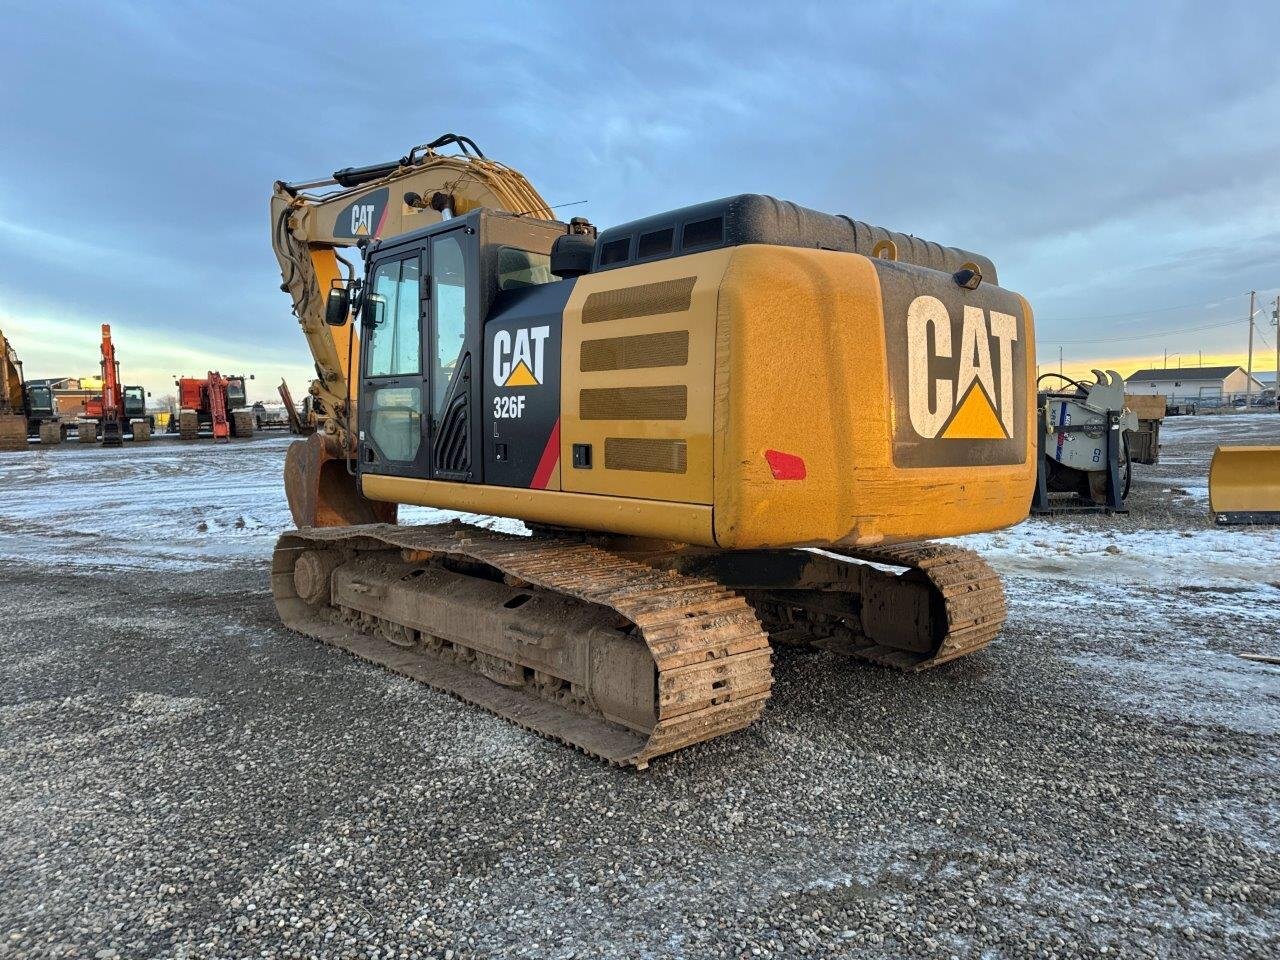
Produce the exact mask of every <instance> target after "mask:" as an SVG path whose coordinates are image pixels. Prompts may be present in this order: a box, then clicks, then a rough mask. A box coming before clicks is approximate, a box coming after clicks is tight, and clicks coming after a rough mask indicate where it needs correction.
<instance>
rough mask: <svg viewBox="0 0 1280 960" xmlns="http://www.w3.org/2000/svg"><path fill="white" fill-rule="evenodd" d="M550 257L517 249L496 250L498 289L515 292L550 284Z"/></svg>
mask: <svg viewBox="0 0 1280 960" xmlns="http://www.w3.org/2000/svg"><path fill="white" fill-rule="evenodd" d="M554 279H555V277H554V276H552V274H551V257H550V256H549V255H548V254H545V253H534V252H533V251H531V250H521V249H520V248H519V247H499V248H498V289H499V290H517V289H519V288H520V287H536V286H538V285H539V284H543V283H550V282H551V281H552V280H554Z"/></svg>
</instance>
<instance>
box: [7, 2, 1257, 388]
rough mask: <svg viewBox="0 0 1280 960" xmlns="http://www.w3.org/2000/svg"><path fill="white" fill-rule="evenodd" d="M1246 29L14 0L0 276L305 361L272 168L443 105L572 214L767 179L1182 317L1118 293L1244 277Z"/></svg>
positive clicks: (619, 216)
mask: <svg viewBox="0 0 1280 960" xmlns="http://www.w3.org/2000/svg"><path fill="white" fill-rule="evenodd" d="M69 20H71V21H74V23H75V26H76V29H74V30H68V29H66V24H67V22H68V21H69ZM1277 27H1280V8H1278V7H1276V6H1275V5H1266V4H1256V3H1238V4H1237V3H1217V4H1215V5H1214V6H1213V8H1212V11H1211V12H1206V9H1205V8H1204V7H1203V5H1201V4H1195V3H1154V2H1147V3H1137V4H1124V5H1115V4H1101V3H1084V4H1073V5H1070V6H1029V5H1025V4H1016V3H1012V2H1007V3H1002V2H985V3H976V4H968V5H965V6H964V7H963V8H948V7H938V6H935V5H928V4H921V5H911V4H883V5H869V4H857V5H838V4H830V5H828V4H811V3H802V2H794V3H788V4H786V5H771V4H750V3H748V4H738V3H735V4H727V3H726V4H720V3H708V4H697V5H689V4H685V3H674V2H657V3H651V4H645V5H644V6H643V7H626V6H620V5H612V4H593V3H585V2H578V3H564V4H555V5H539V6H537V7H529V6H526V5H520V4H507V3H491V4H488V5H485V6H484V7H483V9H482V10H481V9H479V8H477V11H475V12H473V13H469V14H467V15H463V16H444V15H443V14H442V13H441V11H440V10H439V9H437V8H433V7H428V6H421V5H418V6H415V5H394V6H390V5H387V6H383V5H378V4H370V5H364V6H361V7H358V8H354V7H351V6H350V5H349V4H337V3H329V2H323V0H322V2H313V3H308V4H301V3H283V4H273V5H271V6H270V7H269V8H266V7H263V6H262V5H261V4H253V3H247V2H226V3H219V4H210V5H188V4H164V3H137V2H135V3H123V4H109V5H103V4H93V3H88V2H84V3H81V4H72V5H70V6H68V5H50V4H43V3H32V2H26V3H19V4H18V9H17V11H16V12H15V13H11V14H10V16H9V17H8V18H7V19H6V32H5V35H4V37H3V38H0V52H3V54H4V59H5V63H6V66H7V68H8V70H9V74H10V75H11V76H13V77H20V78H21V79H22V82H21V83H13V84H10V85H9V86H8V93H7V95H6V97H5V98H4V100H3V101H2V102H0V122H2V123H3V124H4V129H5V130H6V133H7V138H6V150H5V151H4V152H3V153H2V154H0V257H3V258H4V260H5V263H6V266H7V269H6V271H5V274H4V280H3V281H2V282H0V296H3V297H4V298H5V299H4V301H3V306H4V308H5V309H6V310H7V311H8V312H9V314H10V316H13V317H22V318H26V320H27V322H28V323H34V322H35V321H36V320H37V319H38V318H41V317H58V318H63V320H64V321H65V322H67V323H71V322H79V321H73V320H72V319H70V318H83V320H84V322H87V323H89V325H90V327H91V328H94V324H95V323H96V322H97V320H98V319H99V318H100V317H101V318H107V319H109V320H110V321H111V322H113V323H118V324H121V325H124V326H128V327H129V328H130V329H135V330H137V331H138V335H137V337H136V339H140V340H141V339H145V340H146V341H147V342H148V343H156V344H171V345H173V349H174V350H176V351H182V350H194V351H197V352H198V353H200V355H201V356H208V357H210V358H212V357H238V356H243V357H249V358H252V357H255V356H271V357H280V358H282V360H283V359H284V358H290V360H291V362H292V364H293V365H294V366H295V367H297V368H306V367H308V366H309V357H308V355H307V353H306V349H305V344H304V342H303V340H302V338H301V336H300V335H299V334H298V333H297V326H296V322H295V321H294V320H293V318H292V317H291V316H290V313H289V304H288V301H287V298H285V297H284V295H283V294H280V293H279V291H278V290H277V286H278V282H279V281H278V276H277V270H276V264H275V261H274V259H273V257H272V255H271V251H270V244H269V240H268V223H267V219H268V218H267V200H268V195H269V192H270V186H271V182H272V181H273V180H275V179H281V178H283V179H294V180H297V179H302V178H305V177H311V176H316V175H324V174H326V173H327V172H329V171H332V170H334V169H336V168H338V167H341V166H346V165H349V164H350V165H358V164H364V163H371V162H377V161H380V160H386V159H391V158H395V157H399V156H400V155H402V154H403V153H404V152H405V151H406V150H407V149H408V148H409V147H410V146H412V145H413V144H415V143H419V142H422V141H424V140H427V139H430V138H432V137H434V136H436V135H438V134H439V133H442V132H445V131H453V132H458V133H464V134H467V135H469V136H471V137H473V138H474V139H475V140H476V141H477V142H479V143H480V145H481V146H482V147H483V148H484V149H485V150H486V152H487V153H489V155H491V156H493V157H496V158H498V159H501V160H503V161H505V162H508V163H511V164H512V165H514V166H516V167H517V168H519V169H521V170H523V171H524V172H525V173H526V174H527V175H528V176H529V177H530V179H531V180H532V182H533V183H534V184H535V185H536V186H537V187H538V188H539V190H540V191H541V192H542V193H543V195H544V196H545V197H546V198H547V199H548V200H549V201H551V202H553V203H559V202H567V201H575V200H580V199H588V200H589V201H590V202H589V203H588V204H586V205H585V206H582V207H577V208H574V210H573V213H575V214H585V215H587V216H589V217H591V218H592V219H593V220H594V221H596V222H597V223H599V224H601V225H609V224H611V223H616V222H619V221H622V220H626V219H631V218H633V217H638V216H643V215H646V214H650V213H654V212H657V211H660V210H663V209H670V208H673V207H677V206H681V205H683V204H687V203H694V202H698V201H701V200H706V199H710V198H712V197H716V196H723V195H728V194H732V193H736V192H740V191H760V192H766V193H772V194H775V195H779V196H783V197H787V198H788V199H794V200H796V201H798V202H801V203H805V204H807V205H809V206H813V207H816V208H819V209H824V210H829V211H831V212H837V213H846V214H849V215H851V216H854V217H857V218H859V219H865V220H869V221H871V222H874V223H881V224H883V225H885V226H889V227H892V228H894V229H900V230H905V231H908V232H913V233H916V234H918V235H922V236H926V237H929V238H930V239H936V240H939V241H941V242H944V243H952V244H957V245H961V246H965V247H967V248H970V249H975V250H979V251H982V252H983V253H985V254H987V255H990V256H991V257H992V258H993V259H994V260H995V261H996V262H997V263H998V264H999V265H1000V268H1001V271H1000V273H1001V278H1002V282H1005V283H1007V284H1009V285H1010V286H1012V287H1014V288H1015V289H1018V290H1020V291H1021V292H1023V293H1024V294H1026V295H1027V296H1028V298H1029V299H1030V300H1031V302H1032V303H1033V304H1034V305H1035V306H1036V309H1037V312H1038V314H1039V315H1041V316H1044V317H1049V318H1052V317H1055V316H1064V317H1086V318H1104V317H1107V316H1110V315H1113V314H1116V313H1122V312H1130V313H1131V314H1133V315H1132V316H1131V317H1129V318H1128V320H1129V321H1130V322H1127V323H1126V329H1128V328H1129V327H1134V328H1136V329H1138V330H1139V331H1144V330H1152V331H1154V330H1159V329H1162V328H1168V329H1173V328H1176V327H1185V326H1189V325H1191V324H1192V323H1193V322H1194V321H1195V320H1197V319H1198V318H1199V317H1202V316H1217V315H1218V314H1217V313H1215V312H1213V311H1208V312H1204V311H1201V312H1199V313H1197V312H1196V311H1195V310H1189V311H1187V312H1186V313H1185V314H1179V313H1172V314H1168V313H1152V314H1151V315H1149V316H1146V317H1143V316H1138V315H1137V312H1138V311H1140V310H1143V309H1150V308H1154V307H1159V306H1163V305H1167V304H1177V303H1200V304H1202V303H1207V302H1212V301H1222V300H1224V299H1225V298H1227V297H1229V296H1234V295H1236V294H1238V293H1239V292H1240V291H1241V290H1246V291H1247V290H1248V289H1250V288H1260V287H1262V286H1266V285H1269V284H1273V283H1274V282H1275V280H1274V278H1273V277H1272V275H1271V274H1272V272H1273V270H1274V263H1275V262H1276V255H1277V253H1280V240H1278V239H1277V236H1276V234H1275V232H1274V227H1273V225H1274V223H1275V222H1276V219H1277V216H1278V215H1280V166H1278V165H1277V164H1276V163H1275V162H1274V158H1275V157H1276V156H1277V155H1280V130H1277V129H1276V125H1275V124H1274V123H1272V122H1271V121H1272V119H1273V118H1274V117H1275V116H1277V115H1278V113H1280V111H1278V110H1277V108H1278V107H1280V77H1277V76H1276V74H1275V71H1274V70H1271V69H1269V67H1268V64H1270V63H1272V62H1273V60H1274V51H1273V49H1272V47H1273V42H1274V41H1273V38H1274V36H1275V35H1276V28H1277ZM1040 332H1041V334H1042V335H1043V336H1044V337H1045V338H1046V339H1053V338H1058V339H1062V338H1065V337H1066V336H1067V334H1068V333H1070V334H1072V335H1078V336H1083V337H1088V336H1093V337H1097V338H1099V339H1101V338H1105V337H1106V336H1107V335H1108V334H1109V333H1113V332H1114V321H1111V320H1107V319H1096V320H1095V319H1087V320H1082V321H1073V322H1072V323H1071V324H1070V326H1069V327H1067V328H1059V327H1057V326H1056V325H1055V324H1051V323H1047V324H1045V325H1044V326H1042V328H1041V331H1040ZM1228 334H1229V335H1223V336H1217V335H1215V336H1212V337H1201V338H1199V339H1200V340H1201V341H1203V342H1202V343H1201V345H1202V346H1203V347H1205V348H1207V349H1242V348H1243V340H1242V335H1241V333H1240V332H1239V331H1229V332H1228ZM1181 348H1182V346H1181V342H1179V349H1181ZM1187 348H1188V349H1189V348H1190V344H1189V343H1188V344H1187ZM36 349H39V350H45V349H53V348H52V347H46V345H43V344H42V345H40V346H38V347H37V348H36ZM158 349H159V348H158ZM166 349H167V348H166ZM1099 349H1100V351H1102V352H1105V349H1106V348H1105V346H1104V345H1103V344H1099ZM177 355H178V356H182V357H185V356H186V354H183V353H181V352H179V353H178V354H177ZM73 359H74V358H73V357H72V356H71V355H70V353H68V357H67V360H66V361H65V362H66V363H71V362H72V361H73Z"/></svg>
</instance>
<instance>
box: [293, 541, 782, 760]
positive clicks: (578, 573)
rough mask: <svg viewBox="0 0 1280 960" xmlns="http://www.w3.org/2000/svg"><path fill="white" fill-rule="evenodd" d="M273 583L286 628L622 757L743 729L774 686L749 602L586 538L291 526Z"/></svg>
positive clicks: (601, 753) (585, 747)
mask: <svg viewBox="0 0 1280 960" xmlns="http://www.w3.org/2000/svg"><path fill="white" fill-rule="evenodd" d="M271 584H272V594H273V595H274V597H275V601H276V608H277V609H278V610H279V613H280V617H281V619H282V620H283V621H284V623H285V625H286V626H288V627H289V628H291V629H293V630H296V631H298V632H299V633H303V634H306V635H308V636H311V637H314V638H316V639H318V640H321V641H323V642H325V643H328V644H331V645H333V646H336V647H340V648H341V649H344V650H347V651H349V652H350V653H353V654H355V655H356V656H358V657H361V658H363V659H365V660H369V661H371V662H373V663H376V664H380V665H381V666H384V667H386V668H388V669H390V670H393V671H395V672H397V673H400V674H403V675H404V676H407V677H411V678H412V679H415V680H419V681H421V682H423V683H426V684H428V685H430V686H432V687H435V688H436V689H439V690H443V691H445V692H447V693H451V694H453V695H454V696H457V697H459V698H461V699H463V700H466V701H468V702H469V703H472V704H475V705H476V706H479V707H481V708H483V709H485V710H488V711H490V712H492V713H495V714H497V715H498V716H501V717H504V718H506V719H508V720H510V721H512V722H513V723H516V724H519V725H520V726H522V727H524V728H526V729H528V730H533V731H536V732H537V733H540V734H542V735H543V736H546V737H549V738H551V739H554V740H559V741H561V742H563V743H566V744H569V745H570V746H573V747H576V748H577V749H579V750H582V751H584V752H586V753H589V754H592V755H594V756H597V757H600V758H602V759H604V760H607V761H609V762H612V763H616V764H625V765H631V766H635V767H645V766H647V765H648V763H649V761H650V760H652V759H653V758H654V757H657V756H660V755H662V754H665V753H670V752H672V751H674V750H679V749H681V748H683V747H687V746H690V745H692V744H695V743H700V742H702V741H704V740H710V739H712V738H714V737H718V736H721V735H723V734H726V733H730V732H733V731H735V730H741V729H742V728H743V727H746V726H747V725H748V724H750V723H751V722H752V721H753V720H755V719H756V717H758V716H759V715H760V712H761V710H762V709H763V707H764V702H765V700H766V699H768V696H769V690H770V687H771V685H772V682H773V676H772V667H771V663H772V660H771V652H770V648H769V641H768V638H767V637H766V636H765V634H764V631H763V630H762V629H761V626H760V621H759V620H758V619H757V618H756V616H755V614H754V613H753V612H752V610H751V607H750V606H748V604H747V603H746V601H745V600H744V599H743V598H742V597H740V596H739V595H737V594H736V593H734V592H733V591H731V590H727V589H725V588H724V587H722V586H721V585H719V584H717V583H714V582H712V581H709V580H704V579H699V578H694V577H687V576H682V575H680V574H678V573H673V572H671V571H666V570H655V569H653V568H652V567H648V566H645V565H643V564H640V563H636V562H634V561H632V560H628V559H626V558H624V557H621V556H619V555H617V554H615V553H612V552H610V551H608V550H603V549H600V548H598V547H594V546H591V545H589V544H586V543H583V542H581V541H577V540H571V539H558V538H553V537H549V536H542V535H535V536H533V537H516V536H509V535H505V534H500V533H494V532H492V531H489V530H482V529H479V528H476V527H467V526H464V525H462V524H458V523H454V524H446V525H438V526H422V527H397V526H390V525H384V524H375V525H369V526H364V527H347V528H339V527H330V528H324V529H310V530H296V531H291V532H288V533H285V534H283V535H282V536H281V537H280V540H279V542H278V543H277V545H276V550H275V556H274V557H273V560H272V574H271Z"/></svg>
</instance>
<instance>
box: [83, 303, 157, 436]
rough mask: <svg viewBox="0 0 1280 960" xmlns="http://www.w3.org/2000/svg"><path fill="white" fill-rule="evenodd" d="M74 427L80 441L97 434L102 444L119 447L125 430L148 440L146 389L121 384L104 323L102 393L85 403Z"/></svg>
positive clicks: (108, 331)
mask: <svg viewBox="0 0 1280 960" xmlns="http://www.w3.org/2000/svg"><path fill="white" fill-rule="evenodd" d="M78 430H79V437H80V441H81V442H82V443H92V442H94V441H95V440H97V439H98V437H99V434H100V435H101V439H102V445H103V446H104V447H118V446H120V445H121V444H122V443H123V442H124V435H125V433H126V432H129V433H130V434H131V435H132V436H133V439H134V440H137V441H141V440H150V439H151V421H150V420H149V419H148V418H147V394H146V391H145V390H144V389H143V388H142V387H139V386H124V385H122V384H121V382H120V361H119V360H117V359H116V347H115V343H114V342H113V341H112V339H111V325H110V324H108V323H104V324H103V325H102V393H101V395H99V396H97V397H93V398H91V399H90V400H89V401H88V402H87V403H86V404H85V418H84V419H83V420H81V421H80V426H79V427H78Z"/></svg>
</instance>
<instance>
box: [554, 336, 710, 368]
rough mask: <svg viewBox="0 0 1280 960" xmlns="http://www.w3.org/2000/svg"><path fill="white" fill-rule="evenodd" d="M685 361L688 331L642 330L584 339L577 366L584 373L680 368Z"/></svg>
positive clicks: (687, 350)
mask: <svg viewBox="0 0 1280 960" xmlns="http://www.w3.org/2000/svg"><path fill="white" fill-rule="evenodd" d="M688 362H689V331H688V330H672V331H670V332H668V333H645V334H640V335H638V336H633V337H610V338H609V339H607V340H584V341H583V343H582V359H581V363H580V365H579V369H581V370H582V371H583V372H584V373H591V372H595V371H598V370H641V369H644V368H646V367H683V366H684V365H685V364H687V363H688Z"/></svg>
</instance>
